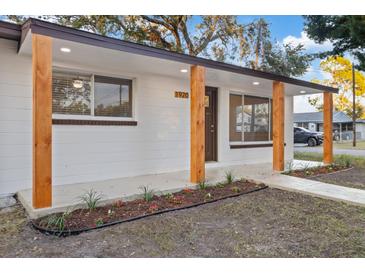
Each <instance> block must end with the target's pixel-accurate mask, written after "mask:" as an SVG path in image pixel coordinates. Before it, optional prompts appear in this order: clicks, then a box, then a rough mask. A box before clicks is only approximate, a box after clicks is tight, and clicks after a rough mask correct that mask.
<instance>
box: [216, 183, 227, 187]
mask: <svg viewBox="0 0 365 274" xmlns="http://www.w3.org/2000/svg"><path fill="white" fill-rule="evenodd" d="M226 184H227V183H226V182H220V183H218V184H217V185H216V187H218V188H224V187H225V186H226Z"/></svg>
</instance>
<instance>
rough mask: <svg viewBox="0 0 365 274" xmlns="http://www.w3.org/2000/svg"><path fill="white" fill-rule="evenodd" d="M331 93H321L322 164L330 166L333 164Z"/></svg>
mask: <svg viewBox="0 0 365 274" xmlns="http://www.w3.org/2000/svg"><path fill="white" fill-rule="evenodd" d="M332 111H333V99H332V93H330V92H324V93H323V133H324V140H323V163H325V164H332V162H333V131H332Z"/></svg>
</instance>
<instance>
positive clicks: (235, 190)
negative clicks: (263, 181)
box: [231, 186, 241, 193]
mask: <svg viewBox="0 0 365 274" xmlns="http://www.w3.org/2000/svg"><path fill="white" fill-rule="evenodd" d="M231 190H232V191H233V192H234V193H240V192H241V189H240V188H239V187H237V186H234V187H232V188H231Z"/></svg>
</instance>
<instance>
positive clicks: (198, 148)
mask: <svg viewBox="0 0 365 274" xmlns="http://www.w3.org/2000/svg"><path fill="white" fill-rule="evenodd" d="M190 77H191V78H190V89H191V91H190V127H191V130H190V181H191V182H193V183H200V182H203V181H204V180H205V105H204V98H205V68H204V67H201V66H192V67H191V75H190Z"/></svg>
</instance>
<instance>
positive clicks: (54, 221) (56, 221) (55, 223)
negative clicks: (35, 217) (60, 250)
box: [46, 210, 70, 232]
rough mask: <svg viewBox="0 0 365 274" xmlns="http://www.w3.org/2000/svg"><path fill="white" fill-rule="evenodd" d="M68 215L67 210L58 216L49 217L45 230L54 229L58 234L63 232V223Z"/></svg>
mask: <svg viewBox="0 0 365 274" xmlns="http://www.w3.org/2000/svg"><path fill="white" fill-rule="evenodd" d="M69 215H70V211H69V210H67V211H65V212H63V213H60V214H55V215H51V216H49V217H48V218H47V220H46V222H47V228H56V229H58V230H59V231H60V232H63V231H64V229H65V223H66V220H67V218H68V217H69Z"/></svg>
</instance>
